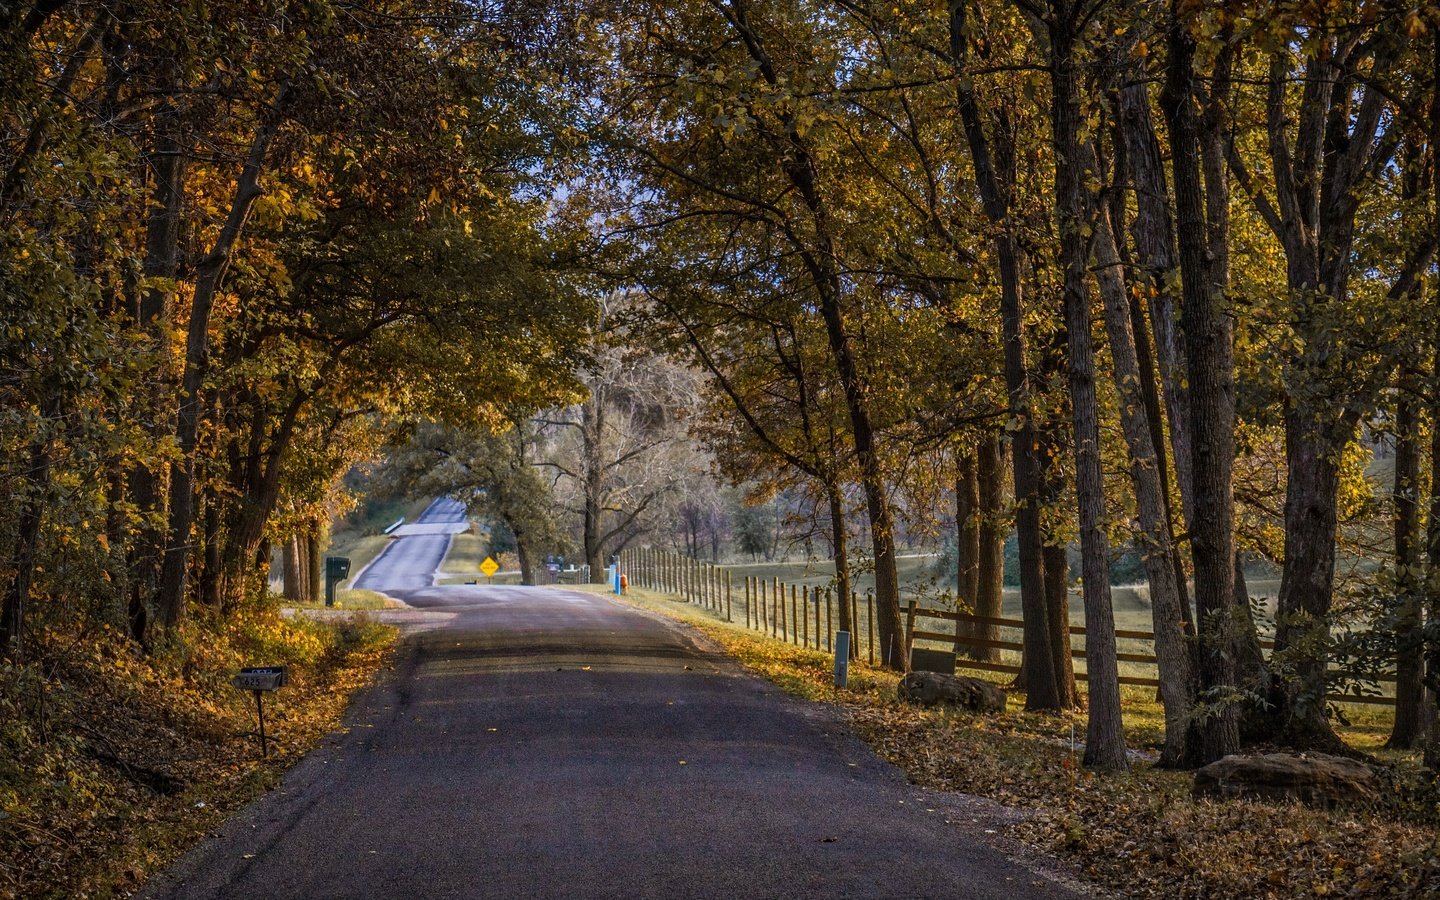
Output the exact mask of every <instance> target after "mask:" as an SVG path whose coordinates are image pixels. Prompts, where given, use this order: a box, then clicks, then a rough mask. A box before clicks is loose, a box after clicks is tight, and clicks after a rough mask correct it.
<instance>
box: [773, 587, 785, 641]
mask: <svg viewBox="0 0 1440 900" xmlns="http://www.w3.org/2000/svg"><path fill="white" fill-rule="evenodd" d="M783 606H784V604H783V603H782V602H781V600H780V579H779V578H776V577H774V576H771V578H770V636H771V637H772V638H778V637H779V636H780V609H781V608H782V607H783Z"/></svg>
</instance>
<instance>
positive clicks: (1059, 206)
mask: <svg viewBox="0 0 1440 900" xmlns="http://www.w3.org/2000/svg"><path fill="white" fill-rule="evenodd" d="M1069 18H1070V16H1069V15H1068V12H1065V13H1063V14H1059V15H1057V16H1056V17H1055V20H1054V21H1052V22H1051V23H1050V52H1051V58H1050V77H1051V83H1052V86H1053V89H1052V97H1051V134H1052V140H1053V141H1054V144H1055V157H1056V165H1055V208H1056V213H1057V215H1058V219H1059V228H1060V248H1061V251H1060V255H1061V262H1062V264H1063V266H1064V273H1065V277H1064V305H1065V329H1066V333H1067V336H1068V350H1069V376H1070V400H1071V416H1072V421H1073V422H1074V428H1075V434H1074V444H1075V495H1076V502H1077V505H1078V506H1079V513H1080V550H1081V559H1082V565H1081V569H1082V577H1083V580H1084V583H1083V585H1082V590H1083V591H1084V598H1085V668H1086V673H1087V675H1088V692H1087V693H1088V697H1089V709H1088V722H1087V725H1086V732H1085V734H1086V741H1085V765H1087V766H1089V767H1091V768H1095V769H1100V770H1102V771H1113V770H1121V769H1125V768H1128V766H1129V760H1128V759H1127V757H1126V754H1125V732H1124V728H1123V726H1122V724H1121V721H1120V682H1119V677H1120V671H1119V662H1118V661H1117V659H1116V656H1115V653H1116V650H1115V618H1114V611H1113V609H1112V608H1111V601H1110V544H1109V540H1108V539H1107V538H1106V535H1105V523H1106V516H1105V482H1104V472H1103V469H1102V468H1101V464H1100V412H1099V400H1098V399H1097V396H1096V389H1095V351H1094V347H1093V346H1092V343H1091V336H1090V292H1089V287H1088V284H1087V281H1088V279H1087V277H1086V274H1087V273H1086V258H1087V256H1088V254H1087V252H1086V241H1085V230H1086V226H1087V225H1088V224H1090V223H1091V219H1092V217H1091V215H1090V214H1089V209H1088V204H1087V203H1086V201H1085V198H1084V194H1083V188H1082V179H1084V178H1085V177H1087V175H1088V176H1091V177H1093V176H1094V175H1096V174H1098V173H1096V172H1095V171H1094V166H1093V161H1092V160H1089V159H1087V157H1088V154H1086V153H1085V152H1084V149H1083V147H1082V144H1081V142H1080V121H1081V112H1080V86H1079V80H1078V75H1077V72H1076V69H1075V58H1074V51H1075V36H1074V34H1072V33H1071V31H1070V30H1069V27H1070V26H1069V24H1068V20H1069ZM1087 170H1089V171H1088V172H1087Z"/></svg>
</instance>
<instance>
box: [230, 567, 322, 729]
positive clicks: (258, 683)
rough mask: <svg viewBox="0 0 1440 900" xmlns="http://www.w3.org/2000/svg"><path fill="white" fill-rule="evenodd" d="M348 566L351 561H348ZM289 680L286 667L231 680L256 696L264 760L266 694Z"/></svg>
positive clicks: (260, 669)
mask: <svg viewBox="0 0 1440 900" xmlns="http://www.w3.org/2000/svg"><path fill="white" fill-rule="evenodd" d="M346 563H347V565H348V563H349V560H346ZM287 680H288V679H287V678H286V675H285V667H284V666H256V667H253V668H248V669H241V670H240V671H239V672H237V673H236V674H235V677H234V678H232V679H231V680H230V683H231V684H233V685H235V686H236V687H237V688H239V689H240V690H242V691H250V692H251V693H252V694H254V695H255V713H256V716H257V717H258V718H259V720H260V756H261V757H262V758H264V757H268V756H269V755H270V748H269V746H267V745H266V743H265V694H266V693H268V692H269V691H278V690H279V689H280V688H282V687H284V686H285V683H286V681H287Z"/></svg>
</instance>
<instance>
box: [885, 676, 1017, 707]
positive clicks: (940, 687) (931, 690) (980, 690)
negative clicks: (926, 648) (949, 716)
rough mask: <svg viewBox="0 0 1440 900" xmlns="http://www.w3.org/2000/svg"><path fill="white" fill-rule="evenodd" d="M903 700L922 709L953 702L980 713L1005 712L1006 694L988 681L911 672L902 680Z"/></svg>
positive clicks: (901, 691) (901, 697)
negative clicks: (922, 707)
mask: <svg viewBox="0 0 1440 900" xmlns="http://www.w3.org/2000/svg"><path fill="white" fill-rule="evenodd" d="M899 693H900V699H901V700H904V701H906V702H909V703H918V704H920V705H921V706H935V705H936V704H940V703H952V704H954V705H956V706H963V707H965V708H966V709H973V710H976V711H977V712H1004V710H1005V692H1004V691H1002V690H1000V688H999V687H997V686H996V685H993V684H991V683H990V682H988V681H981V680H980V679H979V678H967V677H966V676H964V675H945V674H942V673H940V672H911V673H910V674H908V675H906V676H905V677H904V678H902V679H900V691H899Z"/></svg>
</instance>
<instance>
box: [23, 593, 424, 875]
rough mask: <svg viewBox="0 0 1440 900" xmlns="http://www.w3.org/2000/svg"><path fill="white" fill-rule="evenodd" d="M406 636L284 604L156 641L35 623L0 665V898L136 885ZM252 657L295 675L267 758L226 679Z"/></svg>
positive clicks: (320, 723)
mask: <svg viewBox="0 0 1440 900" xmlns="http://www.w3.org/2000/svg"><path fill="white" fill-rule="evenodd" d="M204 615H205V614H204V613H198V614H197V616H201V617H203V616H204ZM395 635H396V632H395V630H394V629H392V628H388V627H386V626H382V625H379V624H376V623H374V622H370V621H367V620H364V619H360V620H359V621H351V622H345V623H322V622H314V621H310V620H308V619H305V618H303V617H297V618H295V619H284V618H282V617H281V616H280V615H279V612H278V609H277V607H276V606H275V605H274V604H273V603H266V604H263V605H256V606H254V607H251V608H248V609H245V610H242V611H241V612H238V613H236V614H234V615H232V616H230V617H228V618H226V619H223V620H222V619H219V618H218V617H216V618H210V619H206V618H196V619H192V620H191V621H189V622H187V623H186V624H185V625H184V626H183V627H182V629H181V630H180V632H179V633H178V634H177V635H175V636H174V637H171V638H168V639H167V640H166V641H165V642H164V643H163V644H162V645H161V646H157V647H156V648H155V649H154V651H153V652H152V653H151V654H149V655H141V654H139V653H137V652H136V649H135V646H134V645H133V644H132V643H131V642H129V641H128V640H126V639H125V638H123V637H122V636H121V635H119V634H117V633H116V632H114V631H113V630H111V629H109V628H100V629H98V630H95V629H88V630H87V629H80V628H67V627H62V626H56V625H50V626H46V627H44V628H41V629H38V630H37V634H36V637H35V640H34V641H33V642H32V644H31V646H32V652H31V655H30V657H29V662H28V663H27V664H25V665H23V666H16V665H5V666H3V667H0V897H4V898H13V897H78V896H116V895H121V896H123V895H126V894H128V893H130V892H132V891H134V890H136V889H137V888H138V887H139V886H140V885H142V884H143V883H144V881H145V880H146V878H147V877H148V876H149V875H150V874H152V873H154V872H156V871H158V870H160V869H162V868H164V867H165V866H166V865H168V864H170V863H171V862H173V861H174V860H176V859H177V858H178V857H179V856H180V855H182V854H183V853H184V852H185V851H186V850H187V849H189V848H190V847H191V846H192V845H193V844H194V843H195V842H196V841H198V840H199V839H200V838H201V837H202V836H203V835H204V834H205V833H206V832H208V831H211V830H213V829H215V828H216V827H218V826H219V824H220V823H221V822H222V821H224V819H225V818H226V817H227V816H228V815H229V814H231V813H233V812H234V811H235V810H237V809H239V808H240V807H242V806H244V805H245V804H246V803H248V802H249V801H251V800H252V799H254V798H255V797H256V796H258V795H259V794H261V793H262V792H264V791H265V790H267V789H269V788H271V787H273V786H274V785H275V784H277V783H278V781H279V778H280V775H281V774H282V773H283V771H284V770H285V769H286V768H288V767H289V766H290V765H292V764H293V763H294V762H296V761H297V760H298V759H299V758H300V757H301V756H303V755H304V754H305V752H307V751H308V750H309V749H310V748H312V747H313V746H314V745H315V744H316V743H317V742H318V741H319V740H320V739H321V738H322V737H323V736H324V735H326V734H328V733H330V732H333V731H334V730H335V729H336V728H338V727H339V724H340V719H341V716H342V714H343V712H344V710H345V707H346V705H347V703H348V702H349V699H350V697H351V695H352V694H353V693H354V692H355V691H356V690H357V689H358V688H360V687H362V686H364V685H365V684H368V683H369V682H370V681H371V679H372V677H373V676H374V674H375V672H376V671H377V670H378V669H379V667H380V666H381V664H382V662H383V660H384V659H385V656H386V654H387V652H388V650H389V648H390V646H391V645H392V643H393V641H394V639H395ZM255 664H283V665H286V666H287V667H288V669H289V675H290V681H289V684H288V686H286V687H285V688H282V689H281V690H280V691H278V692H277V693H274V694H272V695H270V696H269V697H268V698H267V701H266V716H265V718H266V732H267V735H268V736H270V737H271V739H272V744H271V755H270V758H269V759H268V760H264V761H262V760H260V759H259V747H258V743H257V740H256V735H255V729H256V725H255V707H254V701H253V699H252V697H251V695H249V694H242V693H241V692H239V691H236V690H235V689H234V688H233V687H231V685H230V683H229V679H230V677H231V675H233V674H234V672H235V670H236V669H238V668H240V667H241V666H244V665H255Z"/></svg>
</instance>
